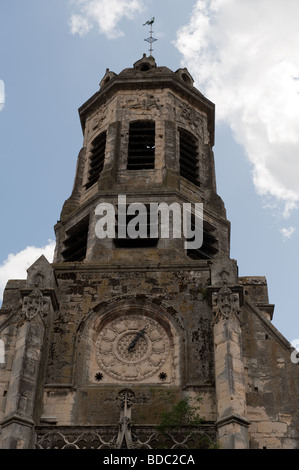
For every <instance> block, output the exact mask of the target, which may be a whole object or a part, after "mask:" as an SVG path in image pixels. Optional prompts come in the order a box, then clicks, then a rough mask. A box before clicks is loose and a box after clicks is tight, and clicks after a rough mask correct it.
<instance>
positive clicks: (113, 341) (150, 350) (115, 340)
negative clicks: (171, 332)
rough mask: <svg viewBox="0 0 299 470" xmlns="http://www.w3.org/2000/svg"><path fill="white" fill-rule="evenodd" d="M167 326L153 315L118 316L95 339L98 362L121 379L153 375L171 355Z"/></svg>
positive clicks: (102, 368) (132, 379) (137, 378)
mask: <svg viewBox="0 0 299 470" xmlns="http://www.w3.org/2000/svg"><path fill="white" fill-rule="evenodd" d="M169 350H170V342H169V337H168V335H167V333H166V331H165V330H164V328H163V327H162V326H161V325H160V324H159V323H158V322H157V321H155V320H153V319H152V318H148V317H145V316H141V315H140V316H138V315H132V316H131V315H130V316H123V317H119V318H117V319H115V320H112V321H111V322H110V323H109V324H108V325H106V326H105V327H104V328H103V329H102V331H101V333H100V334H99V338H98V341H97V343H96V351H97V362H98V365H99V366H100V367H101V370H102V371H103V372H105V373H106V374H107V375H108V376H110V377H112V378H114V379H118V380H127V381H135V380H143V379H147V378H149V377H151V376H153V375H154V374H155V373H157V372H158V371H159V370H160V369H161V367H162V366H163V364H164V362H165V360H166V359H167V357H168V355H169Z"/></svg>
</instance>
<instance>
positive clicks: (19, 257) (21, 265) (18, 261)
mask: <svg viewBox="0 0 299 470" xmlns="http://www.w3.org/2000/svg"><path fill="white" fill-rule="evenodd" d="M54 248H55V242H54V241H52V240H49V242H48V244H47V245H46V246H44V247H42V248H37V247H35V246H28V247H27V248H25V249H24V250H22V251H20V252H19V253H16V254H10V255H8V257H7V259H6V260H5V261H4V262H3V263H2V264H1V265H0V300H2V296H3V291H4V289H5V286H6V283H7V281H8V280H10V279H26V278H27V272H26V270H27V269H28V268H29V267H30V266H31V265H32V264H33V263H34V262H35V261H36V260H37V259H38V258H39V257H40V256H41V255H44V256H45V257H46V258H47V260H48V261H49V263H51V262H52V261H53V255H54Z"/></svg>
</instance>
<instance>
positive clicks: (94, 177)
mask: <svg viewBox="0 0 299 470" xmlns="http://www.w3.org/2000/svg"><path fill="white" fill-rule="evenodd" d="M105 150H106V132H102V133H101V134H99V135H98V136H97V137H96V138H95V139H94V140H93V141H92V143H91V156H90V163H89V172H88V181H87V184H86V185H85V187H86V189H88V188H90V187H91V186H92V185H93V184H95V183H96V182H97V181H98V179H99V176H100V173H101V172H102V170H103V167H104V161H105Z"/></svg>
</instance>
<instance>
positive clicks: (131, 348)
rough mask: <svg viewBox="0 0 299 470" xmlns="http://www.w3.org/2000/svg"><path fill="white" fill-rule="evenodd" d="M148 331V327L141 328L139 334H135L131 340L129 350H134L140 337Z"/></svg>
mask: <svg viewBox="0 0 299 470" xmlns="http://www.w3.org/2000/svg"><path fill="white" fill-rule="evenodd" d="M145 331H146V328H143V330H140V331H138V333H137V335H136V336H135V338H134V339H133V340H132V341H131V343H130V345H129V347H128V351H133V349H134V348H135V345H136V343H137V342H138V341H139V339H140V338H141V337H142V336H144V333H145Z"/></svg>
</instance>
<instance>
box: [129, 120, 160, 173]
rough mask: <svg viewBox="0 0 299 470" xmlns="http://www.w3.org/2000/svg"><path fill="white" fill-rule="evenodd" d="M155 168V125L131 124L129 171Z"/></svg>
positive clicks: (144, 122)
mask: <svg viewBox="0 0 299 470" xmlns="http://www.w3.org/2000/svg"><path fill="white" fill-rule="evenodd" d="M154 168H155V123H154V122H153V121H137V122H132V123H131V124H130V131H129V151H128V163H127V169H128V170H152V169H154Z"/></svg>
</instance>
